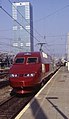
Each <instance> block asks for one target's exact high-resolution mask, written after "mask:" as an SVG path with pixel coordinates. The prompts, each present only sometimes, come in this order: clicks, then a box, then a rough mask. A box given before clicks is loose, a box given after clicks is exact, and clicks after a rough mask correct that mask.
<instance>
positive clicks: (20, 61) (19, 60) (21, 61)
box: [15, 58, 24, 63]
mask: <svg viewBox="0 0 69 119" xmlns="http://www.w3.org/2000/svg"><path fill="white" fill-rule="evenodd" d="M15 63H24V58H17V59H15Z"/></svg>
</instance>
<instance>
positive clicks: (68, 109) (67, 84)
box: [15, 67, 69, 119]
mask: <svg viewBox="0 0 69 119" xmlns="http://www.w3.org/2000/svg"><path fill="white" fill-rule="evenodd" d="M15 119H69V71H67V68H66V67H61V68H60V69H59V70H58V72H57V73H56V74H55V75H54V76H53V77H52V78H51V80H50V81H49V82H48V83H47V84H46V85H45V86H44V87H43V88H42V89H41V90H40V91H39V93H37V94H36V96H35V97H34V98H33V99H32V100H31V101H30V103H29V104H28V105H27V106H26V107H25V108H24V109H23V110H22V111H21V112H20V113H19V114H18V116H17V117H16V118H15Z"/></svg>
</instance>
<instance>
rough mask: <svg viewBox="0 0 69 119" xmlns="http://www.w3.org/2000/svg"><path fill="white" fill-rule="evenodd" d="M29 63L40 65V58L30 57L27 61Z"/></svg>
mask: <svg viewBox="0 0 69 119" xmlns="http://www.w3.org/2000/svg"><path fill="white" fill-rule="evenodd" d="M27 63H38V58H35V57H29V58H28V59H27Z"/></svg>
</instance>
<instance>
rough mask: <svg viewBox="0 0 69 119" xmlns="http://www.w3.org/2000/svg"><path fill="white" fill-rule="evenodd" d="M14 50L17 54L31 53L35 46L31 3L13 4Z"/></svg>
mask: <svg viewBox="0 0 69 119" xmlns="http://www.w3.org/2000/svg"><path fill="white" fill-rule="evenodd" d="M12 16H13V19H14V20H13V48H14V50H15V51H16V52H19V51H23V52H29V51H33V50H34V46H33V11H32V6H31V3H30V2H19V3H13V5H12Z"/></svg>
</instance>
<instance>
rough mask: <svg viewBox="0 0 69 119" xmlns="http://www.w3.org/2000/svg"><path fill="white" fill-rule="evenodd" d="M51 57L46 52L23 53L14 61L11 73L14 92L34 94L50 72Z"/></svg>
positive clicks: (10, 79) (10, 77) (10, 78)
mask: <svg viewBox="0 0 69 119" xmlns="http://www.w3.org/2000/svg"><path fill="white" fill-rule="evenodd" d="M50 68H51V57H50V56H48V55H47V54H45V53H44V52H21V53H18V54H17V55H16V57H15V59H14V63H13V65H12V67H11V68H10V71H9V81H10V86H11V87H12V88H13V92H15V93H19V94H24V93H31V92H34V91H35V90H36V89H37V88H38V87H39V86H41V85H42V84H43V82H44V80H43V76H44V75H45V74H46V73H47V72H49V71H50Z"/></svg>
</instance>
